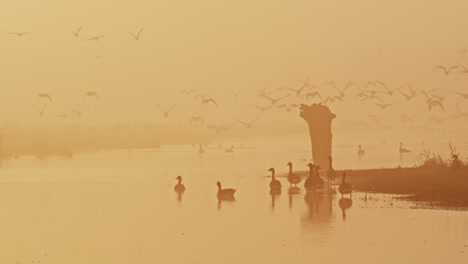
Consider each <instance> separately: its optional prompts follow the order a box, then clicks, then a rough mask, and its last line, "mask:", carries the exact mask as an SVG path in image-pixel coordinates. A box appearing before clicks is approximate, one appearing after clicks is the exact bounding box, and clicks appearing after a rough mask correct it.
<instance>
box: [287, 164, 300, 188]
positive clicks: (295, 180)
mask: <svg viewBox="0 0 468 264" xmlns="http://www.w3.org/2000/svg"><path fill="white" fill-rule="evenodd" d="M286 165H288V166H289V174H288V182H289V184H290V186H289V187H292V185H293V184H294V187H297V186H296V185H297V184H298V183H300V182H301V177H299V175H297V174H293V173H292V163H291V162H288V164H286Z"/></svg>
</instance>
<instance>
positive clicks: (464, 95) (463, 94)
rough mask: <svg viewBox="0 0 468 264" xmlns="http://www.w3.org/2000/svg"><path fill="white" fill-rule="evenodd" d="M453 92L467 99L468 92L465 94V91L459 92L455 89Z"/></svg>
mask: <svg viewBox="0 0 468 264" xmlns="http://www.w3.org/2000/svg"><path fill="white" fill-rule="evenodd" d="M453 92H454V93H456V94H458V95H460V96H462V97H463V99H468V94H466V93H459V92H457V91H453Z"/></svg>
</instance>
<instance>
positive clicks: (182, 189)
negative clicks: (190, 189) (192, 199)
mask: <svg viewBox="0 0 468 264" xmlns="http://www.w3.org/2000/svg"><path fill="white" fill-rule="evenodd" d="M176 180H178V182H177V184H176V185H175V186H174V191H175V192H176V193H177V201H179V202H181V201H182V194H184V192H185V186H184V185H183V184H182V177H181V176H177V178H176Z"/></svg>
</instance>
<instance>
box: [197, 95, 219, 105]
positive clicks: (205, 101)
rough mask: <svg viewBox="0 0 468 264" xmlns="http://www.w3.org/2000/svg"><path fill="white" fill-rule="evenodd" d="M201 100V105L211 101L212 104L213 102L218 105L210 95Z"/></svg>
mask: <svg viewBox="0 0 468 264" xmlns="http://www.w3.org/2000/svg"><path fill="white" fill-rule="evenodd" d="M201 102H202V106H203V105H207V104H209V103H212V104H214V105H215V106H218V104H217V103H216V101H215V100H214V99H213V98H211V97H205V98H203V99H202V100H201Z"/></svg>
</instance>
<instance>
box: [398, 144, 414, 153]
mask: <svg viewBox="0 0 468 264" xmlns="http://www.w3.org/2000/svg"><path fill="white" fill-rule="evenodd" d="M399 151H400V154H402V153H410V152H411V150H409V149H405V148H403V143H402V142H400V149H399Z"/></svg>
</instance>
